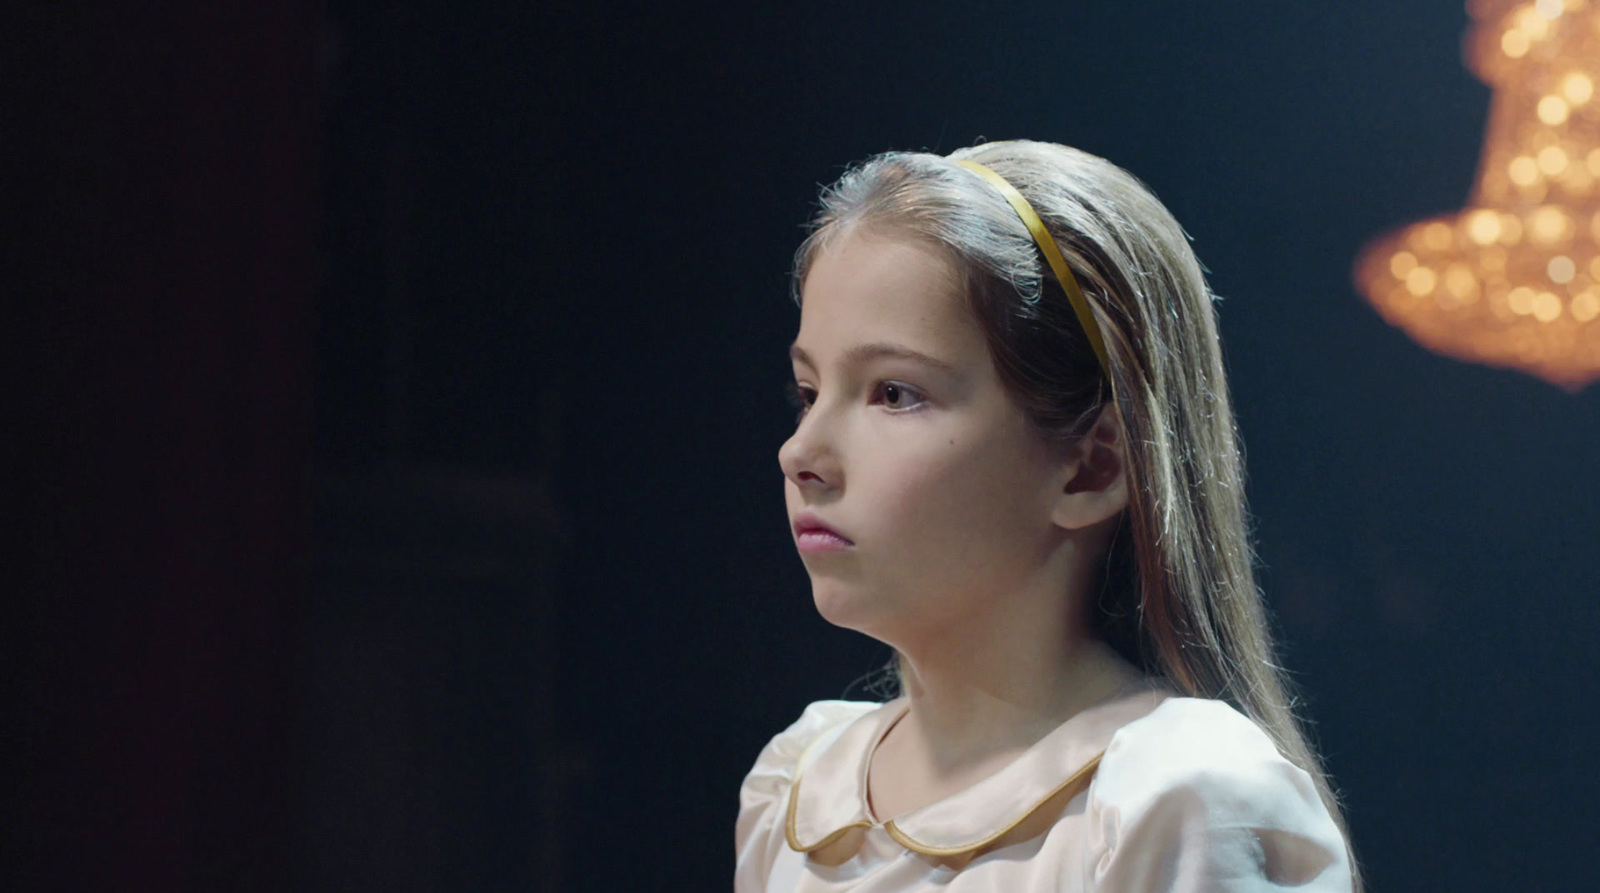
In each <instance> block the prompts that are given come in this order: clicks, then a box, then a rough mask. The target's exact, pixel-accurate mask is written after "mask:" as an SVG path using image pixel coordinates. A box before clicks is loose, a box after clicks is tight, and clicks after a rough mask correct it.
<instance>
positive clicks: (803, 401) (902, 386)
mask: <svg viewBox="0 0 1600 893" xmlns="http://www.w3.org/2000/svg"><path fill="white" fill-rule="evenodd" d="M889 388H894V389H895V390H898V391H900V392H901V394H902V399H903V395H906V394H909V395H911V397H912V398H913V399H914V400H915V401H916V404H915V405H913V406H906V407H901V408H900V409H891V410H890V411H891V412H911V411H912V410H915V409H916V408H917V407H918V406H921V405H922V404H923V403H925V402H927V399H928V395H926V394H924V393H922V391H920V390H918V389H917V388H914V387H912V386H911V385H908V384H906V383H904V382H899V381H880V382H878V383H877V384H876V385H873V387H872V399H873V401H874V402H883V397H884V391H885V390H887V389H889ZM783 393H784V396H785V397H787V398H788V400H789V405H790V406H793V407H794V409H795V413H796V415H795V419H796V421H798V420H799V419H800V418H803V417H804V416H805V414H806V410H808V409H810V408H811V404H812V402H813V401H814V400H816V399H817V392H816V391H814V390H812V389H811V388H808V387H802V386H801V385H800V384H799V383H798V382H793V381H791V382H787V383H786V384H784V386H783Z"/></svg>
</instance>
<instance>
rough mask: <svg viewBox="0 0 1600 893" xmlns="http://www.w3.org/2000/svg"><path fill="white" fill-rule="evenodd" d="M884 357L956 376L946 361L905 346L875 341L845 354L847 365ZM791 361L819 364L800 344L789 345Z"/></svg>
mask: <svg viewBox="0 0 1600 893" xmlns="http://www.w3.org/2000/svg"><path fill="white" fill-rule="evenodd" d="M882 357H895V358H898V359H902V360H910V361H912V362H913V363H921V364H922V365H924V366H927V367H929V368H930V369H933V370H935V371H937V372H942V373H944V374H945V375H955V374H956V367H955V366H952V365H950V364H949V363H946V362H945V361H944V360H941V359H939V358H937V357H932V356H929V355H927V354H925V353H923V352H922V351H920V350H912V349H911V348H909V347H906V346H904V345H900V344H893V343H890V342H887V341H874V342H871V343H868V344H857V345H856V346H855V347H852V348H850V349H849V350H848V351H846V352H845V355H844V362H845V364H846V365H851V364H856V363H865V362H867V361H868V360H876V359H880V358H882ZM789 359H791V360H794V361H796V362H801V363H805V364H806V365H807V366H810V367H811V368H813V369H815V368H816V367H817V364H816V363H814V362H812V361H811V355H810V354H808V353H806V352H805V351H804V350H803V349H801V347H800V344H799V342H795V343H794V344H791V345H789Z"/></svg>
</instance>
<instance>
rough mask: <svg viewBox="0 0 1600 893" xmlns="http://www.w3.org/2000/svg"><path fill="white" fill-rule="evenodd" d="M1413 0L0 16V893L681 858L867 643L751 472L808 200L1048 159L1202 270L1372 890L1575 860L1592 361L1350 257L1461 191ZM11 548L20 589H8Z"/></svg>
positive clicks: (1302, 669) (708, 882) (1455, 82)
mask: <svg viewBox="0 0 1600 893" xmlns="http://www.w3.org/2000/svg"><path fill="white" fill-rule="evenodd" d="M1467 23H1468V22H1467V17H1466V15H1465V13H1464V11H1463V10H1462V8H1461V6H1460V4H1459V3H1457V2H1450V0H1429V2H1411V3H1404V4H1396V3H1393V2H1378V0H1360V2H1341V3H1285V4H1270V5H1263V4H1236V3H1221V2H1208V3H1193V2H1178V0H1162V2H1149V3H1044V2H1030V3H1021V4H995V3H962V4H956V3H942V2H941V3H933V4H915V5H913V4H886V3H851V4H833V3H807V4H796V5H793V6H792V7H783V8H772V7H768V6H766V5H760V4H732V3H730V4H725V5H721V6H714V5H687V6H686V5H681V4H660V5H657V6H655V7H653V8H633V7H623V6H606V5H580V4H576V3H539V4H535V3H519V4H451V3H444V2H424V0H401V2H393V3H382V4H379V3H357V2H330V3H327V4H325V5H316V4H308V3H304V2H284V3H276V4H242V3H231V2H210V3H204V4H201V3H194V2H186V3H177V4H160V5H158V6H157V7H143V6H141V7H137V8H135V7H131V6H124V7H119V6H117V5H115V4H99V5H84V6H81V7H72V8H59V9H56V8H51V9H45V8H37V9H32V10H30V11H29V12H28V13H27V14H26V16H24V18H23V19H22V20H20V21H19V22H18V23H17V25H16V27H15V28H14V29H13V30H11V32H10V34H9V35H8V43H9V44H10V46H9V48H8V49H7V51H6V52H5V53H3V54H0V67H3V70H4V72H5V75H6V82H7V83H9V84H13V85H15V88H14V92H13V99H12V100H11V101H8V103H7V111H6V114H7V118H8V119H9V120H8V121H6V122H5V126H4V128H3V132H4V133H5V134H6V141H5V147H6V151H7V153H8V155H9V156H10V157H11V161H10V162H9V163H8V164H7V165H6V173H7V182H8V184H9V185H8V187H7V192H8V195H9V197H8V199H7V201H6V205H7V209H8V211H10V212H11V213H10V214H8V217H10V218H11V220H12V225H13V227H14V232H13V235H12V236H10V237H8V238H7V240H6V245H5V254H4V264H5V267H4V269H3V270H0V274H3V277H4V278H3V279H0V289H3V292H4V293H5V295H6V297H7V300H6V307H7V310H8V317H9V318H10V320H11V321H10V322H9V323H8V328H11V329H13V330H14V331H17V332H20V333H22V335H23V338H22V340H23V341H25V342H26V344H25V346H23V347H22V348H21V349H20V350H18V351H15V352H11V353H9V354H8V355H7V356H6V359H5V362H6V364H7V366H14V367H15V369H14V370H13V371H14V372H17V373H20V374H19V375H18V376H17V377H15V378H14V379H13V380H15V381H18V382H19V386H18V389H17V390H16V391H15V392H14V393H13V397H14V398H15V405H16V411H15V413H14V414H13V415H12V418H13V419H14V424H13V425H11V426H9V427H10V428H11V433H12V434H13V436H14V437H13V439H14V440H15V441H16V444H15V445H16V447H17V449H16V451H15V453H14V454H15V455H16V456H18V457H19V458H18V459H17V460H16V461H15V462H13V463H12V464H11V466H10V468H11V472H12V473H11V474H10V475H8V478H9V481H10V483H9V485H8V490H9V491H10V492H11V499H10V500H9V502H10V504H14V505H15V506H16V507H17V515H20V516H21V517H22V519H23V521H24V524H23V525H22V526H23V534H22V535H21V536H20V537H18V538H17V539H15V540H13V541H12V544H13V546H15V547H16V550H17V553H18V557H17V560H16V561H15V562H14V564H13V566H14V568H15V573H14V574H13V578H14V579H15V580H16V581H17V582H16V583H15V584H14V585H15V589H14V590H13V591H14V592H17V593H20V595H19V596H18V597H15V598H10V599H8V600H7V603H8V608H7V620H6V624H5V629H4V631H3V633H4V651H3V653H0V660H3V661H4V663H3V664H0V671H3V674H4V677H5V679H6V680H7V683H8V684H7V688H6V698H7V700H6V705H5V711H4V720H3V721H0V725H3V729H4V732H3V734H4V741H5V744H6V746H7V750H8V753H9V754H10V756H9V757H8V759H7V765H8V768H12V769H14V770H15V771H13V772H8V773H7V776H8V781H7V789H6V793H7V795H8V796H7V800H6V802H7V804H8V806H7V815H6V816H5V818H4V822H3V824H4V826H5V829H6V830H5V832H4V834H3V835H0V837H3V839H0V855H3V857H4V863H5V869H6V874H7V876H8V878H10V880H9V881H8V883H7V885H8V887H11V888H15V889H40V890H46V889H52V890H53V889H127V890H135V889H139V890H143V889H150V890H191V889H192V890H223V889H228V890H283V889H306V890H354V889H373V890H418V891H434V890H438V891H443V890H477V889H483V890H512V889H523V890H526V889H535V890H552V891H553V890H638V889H662V890H713V889H727V887H728V883H729V878H730V875H731V868H732V859H733V854H732V822H733V817H734V813H735V809H736V794H737V788H738V784H739V780H740V778H741V776H742V774H743V773H744V771H745V770H746V769H747V768H748V766H749V764H750V762H751V761H752V760H753V759H754V757H755V754H756V752H757V751H758V750H759V749H760V747H761V746H762V745H763V744H764V743H765V741H766V739H767V738H768V737H769V736H770V735H772V734H774V733H775V732H777V731H778V730H780V729H781V728H782V727H784V726H785V725H786V724H787V723H789V722H790V721H792V720H793V719H794V718H795V717H796V716H797V715H798V714H799V711H800V710H801V708H802V707H803V706H804V705H805V704H806V703H807V702H808V701H811V700H815V699H818V698H829V697H839V696H841V695H844V694H846V693H848V694H849V695H851V696H855V697H863V696H865V695H863V694H862V692H861V688H860V686H859V684H857V683H858V682H859V680H860V678H861V677H862V676H863V674H866V673H869V672H870V671H872V670H873V669H875V668H876V667H878V666H879V665H880V664H881V663H882V662H883V660H884V659H885V657H886V653H885V652H884V651H883V650H882V649H881V648H880V647H878V646H876V645H875V644H873V643H871V642H869V641H867V640H865V639H862V638H860V637H857V636H854V635H853V634H850V633H845V632H840V631H836V630H833V629H831V628H829V627H827V626H826V625H825V624H824V623H823V622H822V621H821V620H820V619H818V618H817V617H816V616H815V614H814V612H813V610H812V608H811V606H810V600H809V587H808V584H807V581H806V578H805V574H804V571H803V568H802V567H801V566H800V564H799V562H798V560H797V559H796V558H795V557H794V555H793V550H792V546H791V545H790V540H789V534H788V531H787V528H786V524H785V519H784V513H783V510H782V507H781V503H782V497H781V477H780V474H779V471H778V467H777V462H776V451H777V449H778V446H779V444H780V443H781V442H782V440H783V439H784V437H785V436H786V433H787V431H788V430H789V427H790V425H791V422H792V415H791V412H790V410H789V408H788V407H787V405H786V404H785V403H784V400H783V398H782V396H781V386H782V384H783V382H784V381H785V380H786V377H787V376H788V364H787V361H786V359H785V357H784V354H785V348H786V345H787V344H788V342H789V340H790V339H791V338H792V336H793V330H794V327H795V324H796V319H797V311H796V310H795V308H794V307H793V305H792V304H791V303H790V302H789V299H788V293H787V289H788V283H787V273H788V269H789V264H790V258H791V252H792V250H793V249H794V247H795V245H796V244H797V242H798V241H799V238H800V236H801V230H800V225H801V224H802V223H803V222H804V220H805V219H806V217H807V216H808V213H809V211H810V209H811V207H812V203H813V202H814V200H815V195H816V192H817V190H818V187H819V185H820V184H822V183H825V182H828V181H831V180H832V179H833V178H834V177H836V176H837V175H838V174H839V173H840V172H841V171H842V169H843V166H844V165H845V164H846V163H848V162H850V161H853V160H859V159H861V158H864V157H866V156H868V155H870V154H873V153H876V152H879V151H882V150H885V149H890V148H898V149H929V150H933V151H938V152H948V151H950V150H952V149H954V148H957V147H959V146H962V145H966V144H969V143H971V142H973V141H975V140H977V139H979V138H989V139H999V138H1010V137H1017V136H1025V137H1031V138H1037V139H1050V140H1057V141H1061V142H1066V143H1070V144H1073V145H1076V146H1079V147H1081V148H1084V149H1087V150H1089V151H1092V152H1095V153H1097V154H1101V155H1104V156H1106V157H1108V158H1110V159H1112V160H1114V161H1116V162H1118V163H1119V164H1121V165H1123V166H1125V167H1127V168H1129V169H1130V170H1132V171H1134V172H1135V173H1136V174H1138V175H1139V176H1141V177H1142V178H1143V179H1144V180H1145V181H1146V182H1147V183H1148V184H1149V185H1150V186H1151V187H1152V188H1153V189H1154V190H1155V192H1156V193H1157V194H1158V195H1159V196H1160V197H1161V198H1162V199H1163V200H1164V201H1165V202H1166V203H1167V204H1168V206H1169V207H1170V208H1171V209H1172V210H1173V211H1174V213H1175V214H1176V215H1177V217H1178V218H1179V219H1180V220H1181V221H1183V222H1184V224H1185V226H1186V227H1187V228H1188V230H1189V232H1190V233H1191V235H1192V236H1193V238H1194V243H1195V246H1196V249H1197V251H1198V253H1199V254H1200V257H1201V259H1202V260H1203V261H1204V262H1205V263H1206V264H1207V266H1208V268H1209V269H1210V271H1211V274H1212V284H1213V287H1214V288H1215V290H1216V291H1217V292H1218V293H1219V294H1220V295H1222V296H1223V301H1222V303H1221V318H1222V330H1223V334H1224V338H1225V345H1226V349H1227V355H1228V361H1229V366H1230V369H1231V372H1232V375H1233V386H1234V389H1235V393H1236V397H1237V406H1238V412H1239V417H1240V424H1241V427H1242V429H1243V434H1244V438H1245V442H1246V444H1247V446H1248V452H1249V461H1248V468H1249V472H1250V497H1251V500H1252V504H1253V507H1254V510H1255V513H1256V517H1257V523H1258V541H1259V549H1260V556H1261V581H1262V585H1263V587H1264V589H1265V591H1266V593H1267V597H1268V600H1269V602H1270V604H1271V606H1272V608H1273V610H1274V612H1275V614H1276V617H1277V627H1278V630H1279V632H1280V634H1281V637H1282V640H1283V646H1284V658H1285V661H1286V663H1287V664H1288V666H1289V667H1291V668H1292V669H1293V670H1294V671H1295V678H1296V679H1297V681H1298V683H1299V685H1300V687H1301V689H1302V692H1303V694H1304V705H1305V710H1306V712H1307V713H1308V715H1309V716H1310V717H1311V718H1312V719H1313V720H1314V721H1315V728H1314V733H1315V737H1316V738H1317V739H1318V741H1319V742H1320V745H1321V748H1322V751H1323V753H1324V754H1325V755H1326V757H1327V761H1328V765H1329V767H1330V769H1331V771H1332V772H1333V774H1334V776H1335V778H1336V780H1337V782H1338V783H1339V784H1340V786H1341V787H1342V789H1343V790H1344V792H1345V794H1346V797H1347V802H1348V817H1349V820H1350V824H1351V827H1352V829H1353V834H1354V839H1355V845H1356V849H1357V852H1358V854H1359V855H1360V856H1361V857H1362V859H1363V861H1364V863H1365V866H1366V871H1367V874H1368V878H1369V881H1370V886H1371V889H1373V890H1376V891H1384V890H1416V891H1423V890H1451V891H1455V890H1478V889H1484V890H1487V889H1584V888H1587V887H1588V886H1591V885H1592V880H1591V878H1592V865H1591V864H1590V863H1591V862H1592V857H1593V855H1594V854H1595V853H1596V852H1597V851H1600V813H1597V811H1596V809H1595V807H1594V804H1595V802H1596V795H1600V780H1597V776H1596V774H1595V772H1594V763H1593V756H1594V751H1595V748H1594V742H1595V740H1596V736H1597V734H1600V721H1597V720H1596V717H1595V713H1594V708H1595V705H1596V704H1597V703H1600V684H1597V683H1596V681H1595V670H1596V668H1597V664H1600V658H1597V657H1596V653H1595V650H1594V648H1593V645H1592V641H1593V638H1594V635H1595V632H1596V630H1597V629H1600V623H1597V621H1600V604H1597V601H1596V599H1595V598H1594V596H1596V595H1597V594H1600V587H1597V585H1596V578H1597V572H1600V558H1597V549H1596V544H1595V542H1596V541H1595V535H1596V531H1600V499H1597V497H1600V484H1597V483H1596V481H1597V466H1596V462H1595V457H1596V453H1597V449H1596V444H1597V443H1600V412H1597V409H1600V402H1597V400H1600V396H1597V395H1600V390H1597V389H1595V388H1591V389H1589V390H1588V391H1586V392H1583V393H1580V394H1578V395H1572V394H1568V393H1565V392H1562V391H1560V390H1557V389H1556V388H1554V387H1551V386H1549V385H1547V384H1544V383H1542V382H1540V381H1537V380H1535V379H1532V378H1529V377H1526V376H1523V375H1520V374H1518V373H1514V372H1510V371H1505V370H1496V369H1489V368H1484V367H1479V366H1472V365H1466V364H1462V363H1458V362H1455V361H1452V360H1448V359H1444V358H1441V357H1438V356H1435V355H1433V354H1430V353H1428V352H1426V351H1424V350H1423V349H1421V348H1420V347H1418V346H1417V345H1415V344H1414V343H1412V342H1411V341H1409V340H1408V339H1407V338H1406V337H1405V336H1404V335H1403V334H1402V333H1400V332H1398V331H1397V330H1395V329H1392V328H1390V327H1388V326H1386V325H1385V324H1384V323H1383V322H1382V321H1381V320H1380V319H1379V318H1378V317H1377V315H1376V314H1375V313H1374V312H1373V311H1372V310H1371V309H1370V308H1369V307H1368V306H1367V305H1366V304H1365V303H1364V302H1363V301H1362V300H1361V299H1360V298H1359V297H1358V296H1357V294H1356V293H1355V291H1354V289H1353V288H1352V286H1351V284H1350V269H1351V263H1352V260H1353V258H1354V256H1355V254H1356V252H1357V250H1358V249H1359V248H1360V246H1361V245H1362V244H1363V243H1365V242H1366V241H1367V240H1369V239H1371V238H1372V237H1374V236H1376V235H1378V234H1379V233H1380V232H1383V231H1385V230H1388V229H1390V228H1392V227H1394V226H1397V225H1400V224H1403V223H1406V222H1409V221H1412V220H1415V219H1418V218H1421V217H1424V216H1427V215H1430V214H1433V213H1437V212H1442V211H1449V210H1453V209H1456V208H1458V207H1460V206H1461V205H1462V204H1463V202H1464V200H1465V198H1466V195H1467V193H1468V191H1469V189H1470V187H1471V184H1472V179H1473V175H1474V170H1475V166H1476V162H1477V155H1478V149H1479V144H1480V140H1481V138H1482V130H1483V125H1484V121H1485V115H1486V111H1487V107H1488V100H1489V92H1488V90H1487V88H1486V87H1485V86H1483V85H1482V84H1480V83H1478V82H1477V81H1475V80H1474V79H1473V78H1472V76H1471V75H1470V74H1468V72H1467V71H1466V70H1465V68H1464V67H1463V65H1462V64H1461V60H1460V56H1459V45H1460V40H1461V36H1462V34H1463V31H1464V29H1465V27H1466V26H1467ZM7 588H11V587H7Z"/></svg>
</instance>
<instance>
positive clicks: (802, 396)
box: [783, 381, 817, 424]
mask: <svg viewBox="0 0 1600 893" xmlns="http://www.w3.org/2000/svg"><path fill="white" fill-rule="evenodd" d="M783 390H784V393H786V394H787V395H788V397H789V405H790V406H793V407H794V411H795V416H794V420H795V424H799V423H800V420H801V419H803V418H805V417H806V410H808V409H810V408H811V404H813V403H815V402H816V401H817V392H816V391H813V390H811V389H810V388H808V387H805V386H804V385H801V384H797V383H795V382H792V381H791V382H789V384H788V385H787V386H786V387H784V389H783Z"/></svg>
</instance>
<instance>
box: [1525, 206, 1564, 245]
mask: <svg viewBox="0 0 1600 893" xmlns="http://www.w3.org/2000/svg"><path fill="white" fill-rule="evenodd" d="M1528 231H1529V235H1530V236H1532V237H1533V240H1534V241H1535V242H1538V243H1540V244H1542V245H1551V244H1554V243H1556V242H1559V241H1561V240H1562V239H1563V238H1565V237H1566V235H1567V215H1566V214H1565V213H1564V212H1563V211H1562V210H1561V209H1560V208H1558V207H1556V206H1554V205H1545V206H1544V207H1542V208H1539V209H1538V210H1536V211H1534V212H1533V215H1532V216H1530V217H1529V218H1528Z"/></svg>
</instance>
